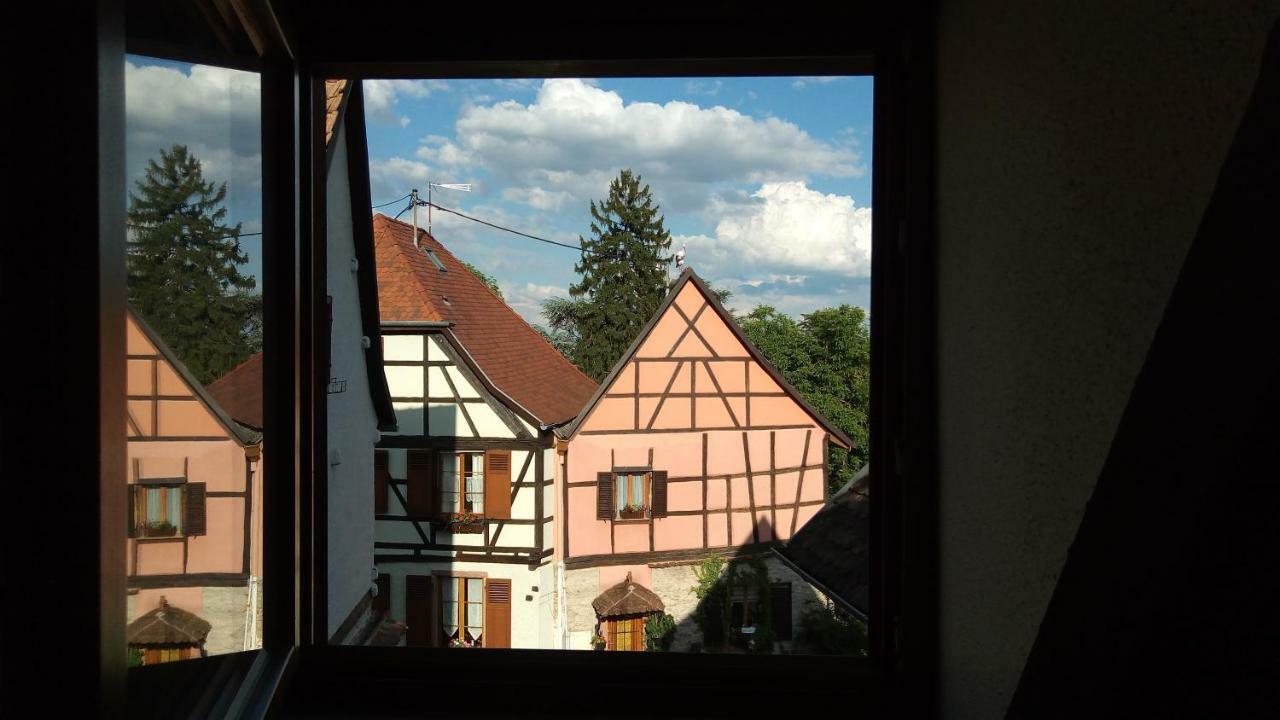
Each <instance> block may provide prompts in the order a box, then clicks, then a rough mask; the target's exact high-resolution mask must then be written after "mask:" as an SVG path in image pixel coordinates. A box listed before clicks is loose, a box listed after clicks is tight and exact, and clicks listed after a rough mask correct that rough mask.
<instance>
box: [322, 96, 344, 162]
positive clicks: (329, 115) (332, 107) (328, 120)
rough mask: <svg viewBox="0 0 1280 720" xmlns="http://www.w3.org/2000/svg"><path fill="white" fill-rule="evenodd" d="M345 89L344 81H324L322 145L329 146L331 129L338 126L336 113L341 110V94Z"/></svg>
mask: <svg viewBox="0 0 1280 720" xmlns="http://www.w3.org/2000/svg"><path fill="white" fill-rule="evenodd" d="M346 89H347V81H346V80H325V81H324V144H325V146H326V147H328V145H329V140H331V139H332V138H333V129H334V128H335V127H337V125H338V111H339V110H341V109H342V94H343V92H344V91H345V90H346Z"/></svg>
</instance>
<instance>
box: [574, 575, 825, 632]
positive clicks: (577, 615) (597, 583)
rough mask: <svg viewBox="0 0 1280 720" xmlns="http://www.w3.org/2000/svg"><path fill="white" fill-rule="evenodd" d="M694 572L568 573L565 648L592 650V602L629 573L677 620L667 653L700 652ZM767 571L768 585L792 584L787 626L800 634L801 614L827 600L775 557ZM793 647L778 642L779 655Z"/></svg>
mask: <svg viewBox="0 0 1280 720" xmlns="http://www.w3.org/2000/svg"><path fill="white" fill-rule="evenodd" d="M696 567H697V562H677V563H653V564H639V565H611V566H605V567H598V568H579V569H569V570H568V571H566V573H565V576H566V577H565V587H566V596H567V597H566V600H567V607H566V614H567V617H568V625H567V636H568V643H567V647H568V649H572V650H591V649H592V647H591V637H592V635H593V634H594V633H595V631H596V625H597V622H598V619H597V618H596V614H595V611H594V610H593V609H592V607H591V601H592V600H594V599H595V598H596V597H597V596H598V595H599V594H600V593H602V592H604V591H605V590H607V589H609V588H610V587H612V586H613V585H615V584H617V583H619V582H621V581H622V580H624V579H625V578H626V576H627V573H631V577H632V579H633V580H634V581H636V582H637V583H639V584H641V585H644V586H645V587H647V588H649V589H650V590H652V591H653V592H654V594H656V595H657V596H658V597H659V598H661V599H662V603H663V605H664V606H665V610H666V612H667V614H669V615H671V617H672V618H674V619H675V622H676V635H675V639H674V640H673V641H672V645H671V650H672V651H674V652H688V651H690V650H696V649H698V648H699V647H701V646H702V644H703V638H702V631H701V630H699V629H698V626H697V624H696V622H695V620H694V615H695V613H696V610H697V607H698V598H697V596H696V595H694V593H693V588H695V587H697V585H698V579H697V575H696V574H695V570H696ZM765 568H766V570H767V571H768V574H769V582H771V583H781V582H785V583H790V585H791V626H792V628H793V630H794V631H795V632H799V630H800V627H801V623H802V618H803V616H804V613H805V611H806V610H808V609H810V608H815V607H818V606H819V605H820V604H821V603H823V602H824V601H825V599H826V598H825V597H824V596H823V595H822V593H820V592H818V591H817V590H816V589H814V588H813V586H812V585H809V584H808V583H807V582H805V581H804V580H803V579H801V578H800V576H799V575H797V574H796V573H795V572H793V571H792V570H791V569H790V568H788V567H787V566H786V565H785V564H783V563H782V562H780V561H778V560H777V559H776V558H773V557H766V559H765ZM793 648H794V641H785V642H780V645H779V649H780V651H782V652H789V651H790V650H792V649H793Z"/></svg>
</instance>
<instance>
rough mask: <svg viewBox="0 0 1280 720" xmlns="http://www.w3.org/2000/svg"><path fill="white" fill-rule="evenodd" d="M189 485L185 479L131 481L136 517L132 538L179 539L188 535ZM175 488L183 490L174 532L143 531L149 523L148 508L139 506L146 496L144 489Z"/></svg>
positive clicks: (132, 501)
mask: <svg viewBox="0 0 1280 720" xmlns="http://www.w3.org/2000/svg"><path fill="white" fill-rule="evenodd" d="M187 485H188V483H187V482H185V481H174V482H135V483H130V484H129V494H130V504H131V505H133V517H134V526H133V533H134V534H133V535H132V536H131V537H132V539H135V540H153V539H165V538H175V539H177V538H185V537H187V527H186V516H187V500H188V498H189V497H190V495H189V493H188V492H187ZM175 489H176V490H179V491H180V492H181V498H180V499H179V500H178V517H177V522H174V523H172V525H173V527H174V532H173V533H172V534H170V535H147V534H144V533H143V532H142V528H143V527H145V526H146V525H147V524H148V523H147V521H146V519H145V516H146V514H147V513H146V512H145V510H146V508H145V507H139V503H140V502H141V498H142V497H144V492H143V491H147V492H150V491H151V490H166V491H167V490H175ZM166 505H167V503H166Z"/></svg>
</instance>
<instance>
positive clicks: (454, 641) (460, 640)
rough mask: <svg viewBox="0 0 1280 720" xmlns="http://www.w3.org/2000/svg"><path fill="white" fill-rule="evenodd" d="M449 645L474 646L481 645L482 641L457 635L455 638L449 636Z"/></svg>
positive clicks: (453, 646) (456, 646) (459, 646)
mask: <svg viewBox="0 0 1280 720" xmlns="http://www.w3.org/2000/svg"><path fill="white" fill-rule="evenodd" d="M449 647H451V648H473V647H480V643H479V642H477V641H475V640H468V639H467V638H465V637H455V638H449Z"/></svg>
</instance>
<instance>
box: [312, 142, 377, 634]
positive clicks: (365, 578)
mask: <svg viewBox="0 0 1280 720" xmlns="http://www.w3.org/2000/svg"><path fill="white" fill-rule="evenodd" d="M345 135H346V129H345V126H339V129H338V132H337V133H336V134H335V135H334V137H333V139H332V141H331V142H333V143H334V155H333V164H332V165H331V166H330V170H331V172H330V173H329V176H328V181H327V185H326V191H325V192H326V217H327V219H326V229H327V232H328V245H327V255H328V258H327V263H328V266H327V272H328V276H327V282H328V291H329V295H330V296H331V297H332V298H333V333H332V343H331V351H330V352H331V358H332V361H331V362H332V367H333V369H332V372H331V376H332V377H335V378H341V379H343V380H346V383H347V389H346V392H341V393H331V394H329V396H328V411H329V417H328V423H329V431H328V442H329V480H328V483H329V513H328V516H329V533H328V534H329V537H328V555H329V559H328V584H329V603H328V608H327V612H328V627H329V634H330V635H332V634H333V633H334V632H335V631H336V630H337V629H338V626H339V625H341V624H342V621H343V620H345V619H346V618H347V615H348V614H349V613H350V612H351V610H352V609H353V608H354V607H355V606H356V604H357V603H358V602H359V601H360V599H361V598H362V597H363V596H364V594H365V592H367V591H368V589H369V586H370V578H371V574H370V571H371V568H372V567H373V448H374V444H375V443H376V442H377V441H378V438H379V434H378V418H377V414H376V412H375V411H374V406H373V401H372V399H371V398H370V397H369V379H368V375H367V370H366V368H365V351H364V347H363V345H362V342H361V339H362V337H363V335H364V329H363V326H362V324H361V319H360V295H359V286H358V281H357V275H356V273H355V272H353V270H352V267H353V266H352V260H353V259H354V258H355V241H354V239H353V236H352V224H351V223H352V219H351V191H350V187H349V185H348V183H349V178H348V176H347V149H346V138H345Z"/></svg>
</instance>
